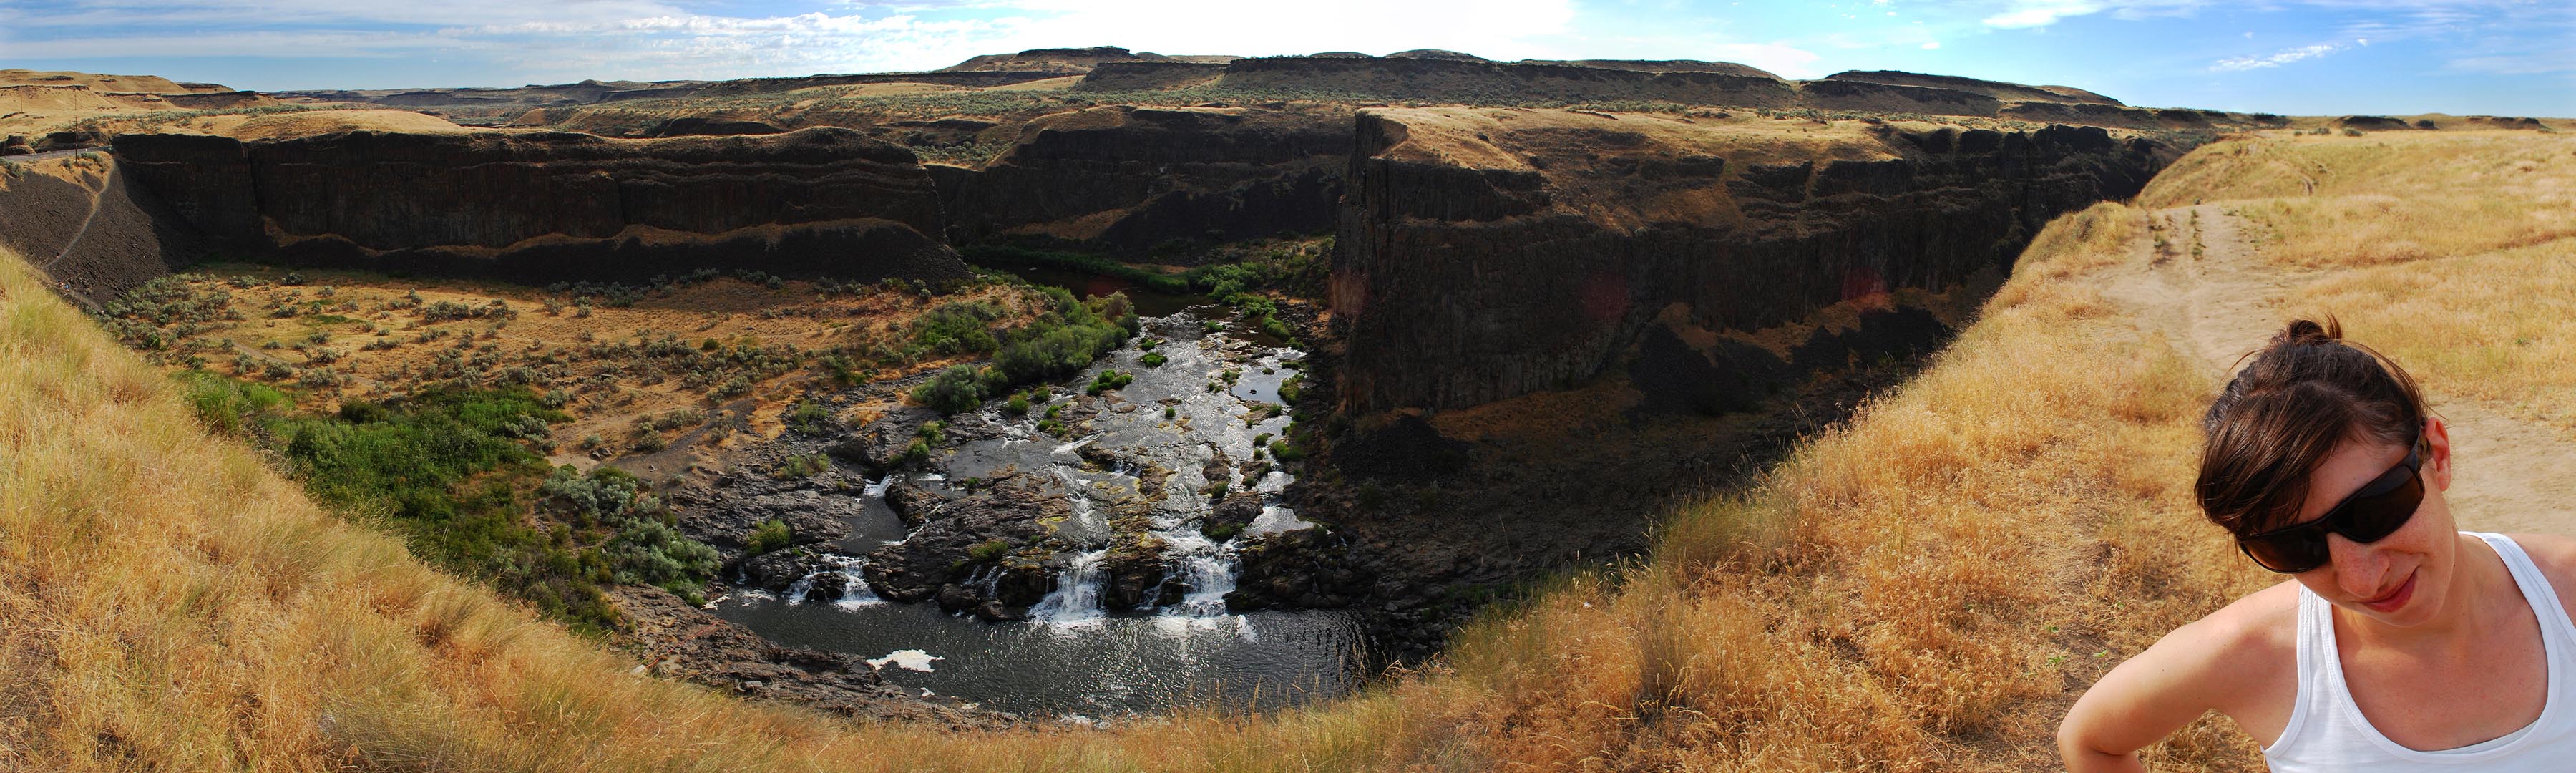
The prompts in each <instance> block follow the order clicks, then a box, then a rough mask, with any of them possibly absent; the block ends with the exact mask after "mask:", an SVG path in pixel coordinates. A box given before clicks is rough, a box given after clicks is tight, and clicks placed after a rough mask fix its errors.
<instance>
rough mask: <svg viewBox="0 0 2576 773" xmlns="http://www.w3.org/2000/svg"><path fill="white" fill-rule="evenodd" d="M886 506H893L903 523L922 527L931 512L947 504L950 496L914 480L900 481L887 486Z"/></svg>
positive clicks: (913, 526)
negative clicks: (942, 494)
mask: <svg viewBox="0 0 2576 773" xmlns="http://www.w3.org/2000/svg"><path fill="white" fill-rule="evenodd" d="M885 497H886V507H889V508H892V509H893V510H894V514H895V515H896V516H897V517H900V518H902V519H903V525H905V526H908V527H912V528H920V527H921V524H922V522H924V521H928V520H930V516H931V513H932V512H934V511H936V510H938V509H939V506H940V505H942V504H946V503H947V502H948V498H947V497H945V496H941V495H940V494H939V493H938V492H934V491H931V490H930V489H928V488H925V487H923V486H922V485H920V484H917V483H914V482H912V481H908V480H907V481H898V482H896V483H894V484H893V485H890V486H887V487H886V494H885Z"/></svg>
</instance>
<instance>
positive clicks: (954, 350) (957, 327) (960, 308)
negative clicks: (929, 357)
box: [912, 301, 1009, 354]
mask: <svg viewBox="0 0 2576 773" xmlns="http://www.w3.org/2000/svg"><path fill="white" fill-rule="evenodd" d="M1005 316H1009V312H1008V311H1006V310H1004V309H1003V308H1002V307H1000V306H996V305H993V304H990V303H985V302H982V301H952V302H949V303H943V304H940V305H939V306H938V307H936V308H933V309H931V310H930V311H929V312H928V313H925V314H922V315H921V317H920V318H918V319H915V320H913V322H912V341H913V343H914V344H915V345H918V346H920V347H922V348H924V349H926V350H929V351H934V352H938V353H940V354H977V353H983V352H990V351H993V350H994V349H995V348H997V347H999V346H1000V341H999V340H998V339H996V338H994V337H993V330H992V324H993V323H994V322H995V321H998V320H1000V319H1002V318H1003V317H1005Z"/></svg>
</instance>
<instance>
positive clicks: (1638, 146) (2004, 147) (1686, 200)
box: [1332, 108, 2174, 412]
mask: <svg viewBox="0 0 2576 773" xmlns="http://www.w3.org/2000/svg"><path fill="white" fill-rule="evenodd" d="M1358 125H1359V126H1358V137H1357V147H1358V150H1357V152H1356V153H1355V154H1354V156H1353V159H1352V163H1351V168H1350V171H1349V180H1350V192H1349V195H1348V196H1347V197H1346V205H1345V206H1344V207H1343V210H1342V215H1341V224H1340V249H1339V251H1338V253H1337V254H1336V256H1335V265H1334V279H1333V288H1332V293H1333V307H1334V309H1335V310H1336V312H1337V313H1338V314H1340V315H1341V317H1342V320H1343V323H1344V324H1346V325H1347V326H1348V327H1347V332H1346V335H1345V336H1344V340H1346V341H1347V342H1348V346H1349V350H1348V356H1347V361H1346V363H1345V366H1344V370H1343V375H1342V378H1343V391H1342V395H1343V402H1344V408H1346V409H1350V410H1355V411H1362V412H1365V411H1375V410H1385V409H1395V408H1432V409H1439V408H1456V407H1464V406H1472V405H1477V404H1481V403H1486V402H1490V401H1494V400H1499V399H1503V398H1508V397H1512V396H1516V395H1521V394H1527V393H1531V392H1535V391H1540V390H1547V389H1556V388H1563V387H1567V386H1570V385H1572V384H1574V383H1576V382H1579V381H1581V380H1584V379H1587V378H1590V377H1592V376H1594V375H1595V374H1597V373H1599V372H1601V370H1602V369H1603V368H1605V367H1608V366H1610V365H1611V364H1613V361H1614V360H1615V359H1616V358H1617V357H1618V356H1619V354H1620V353H1621V352H1623V351H1625V350H1627V349H1628V348H1629V347H1631V346H1633V345H1635V344H1636V343H1637V341H1638V340H1639V336H1640V335H1641V333H1642V332H1643V330H1644V328H1645V327H1646V326H1647V324H1648V323H1649V322H1651V321H1652V320H1653V319H1654V318H1655V317H1656V315H1658V314H1660V313H1663V312H1664V311H1665V310H1666V309H1667V307H1670V306H1674V305H1676V304H1678V305H1679V306H1680V307H1681V309H1682V313H1683V314H1685V315H1686V317H1687V319H1688V321H1689V323H1690V324H1693V325H1696V326H1701V327H1705V328H1707V329H1711V330H1746V331H1749V330H1759V329H1763V328H1766V327H1771V326H1775V325H1780V324H1784V323H1788V322H1793V321H1797V320H1799V319H1801V318H1803V317H1804V316H1806V315H1808V314H1811V313H1813V312H1815V311H1816V310H1818V309H1820V308H1822V307H1824V306H1827V305H1830V304H1833V303H1836V302H1839V301H1844V300H1849V299H1853V298H1856V297H1861V296H1867V295H1871V294H1877V293H1884V292H1887V291H1891V290H1896V289H1901V288H1920V289H1931V290H1939V289H1943V288H1948V287H1953V286H1956V285H1959V284H1961V283H1963V282H1964V281H1966V280H1969V279H1970V278H1971V277H1974V276H1977V275H1979V274H1980V273H1981V272H1985V273H1987V274H1989V275H1992V274H1996V273H1999V272H2000V270H2002V269H2006V268H2009V265H2010V261H2011V260H2012V256H2013V255H2014V254H2016V253H2017V252H2018V251H2019V250H2020V248H2021V247H2022V246H2023V245H2024V244H2025V243H2026V242H2027V241H2028V240H2029V239H2030V237H2031V235H2032V234H2034V233H2036V232H2037V231H2038V228H2039V226H2040V225H2041V224H2043V223H2046V222H2047V221H2048V220H2049V219H2050V218H2052V217H2054V216H2056V215H2057V214H2059V213H2062V212H2066V211H2068V210H2072V209H2077V208H2081V207H2083V206H2086V205H2089V204H2091V203H2093V202H2097V201H2102V200H2105V199H2113V198H2120V197H2124V196H2128V195H2132V194H2134V193H2136V192H2137V190H2138V189H2139V187H2140V186H2142V185H2143V184H2144V183H2145V182H2146V180H2147V178H2148V177H2149V176H2151V175H2152V174H2153V173H2154V172H2155V171H2156V170H2157V169H2158V168H2161V167H2162V165H2163V164H2164V163H2166V162H2167V161H2169V160H2170V158H2171V157H2172V156H2173V155H2174V151H2173V150H2172V149H2171V148H2169V147H2166V146H2164V145H2161V144H2158V143H2155V142H2152V141H2148V140H2143V139H2130V138H2121V137H2115V136H2113V135H2112V134H2111V133H2109V132H2107V131H2105V130H2103V129H2101V128H2098V127H2067V126H2050V127H2048V128H2045V129H2041V130H2037V131H2028V132H2001V131H1993V130H1982V129H1981V130H1970V131H1962V130H1960V129H1958V128H1956V127H1947V126H1939V125H1934V124H1918V123H1907V124H1886V123H1875V122H1859V121H1846V122H1836V123H1831V124H1826V123H1809V124H1804V125H1799V126H1784V125H1783V124H1782V123H1781V122H1777V121H1762V120H1735V121H1727V120H1700V121H1697V122H1694V121H1692V120H1690V119H1682V118H1676V117H1668V116H1659V115H1636V114H1627V115H1612V114H1606V113H1587V112H1567V111H1544V110H1493V109H1465V108H1455V109H1452V108H1429V109H1375V110H1365V111H1362V112H1361V113H1360V117H1359V121H1358ZM1715 359H1720V360H1722V359H1724V358H1715Z"/></svg>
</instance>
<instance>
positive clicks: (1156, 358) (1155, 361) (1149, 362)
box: [1137, 352, 1171, 368]
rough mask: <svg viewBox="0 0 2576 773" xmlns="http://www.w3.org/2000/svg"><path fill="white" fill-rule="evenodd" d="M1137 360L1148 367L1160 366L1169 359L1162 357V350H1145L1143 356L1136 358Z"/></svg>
mask: <svg viewBox="0 0 2576 773" xmlns="http://www.w3.org/2000/svg"><path fill="white" fill-rule="evenodd" d="M1137 361H1138V362H1141V363H1144V365H1145V367H1148V368H1160V367H1163V363H1166V362H1170V361H1171V360H1170V359H1169V358H1166V357H1164V356H1163V353H1162V352H1146V353H1145V356H1144V357H1141V358H1138V360H1137Z"/></svg>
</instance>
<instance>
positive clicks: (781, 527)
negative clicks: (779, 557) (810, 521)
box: [742, 518, 796, 558]
mask: <svg viewBox="0 0 2576 773" xmlns="http://www.w3.org/2000/svg"><path fill="white" fill-rule="evenodd" d="M795 537H796V535H795V534H793V533H791V532H789V531H788V530H787V523H786V522H784V521H780V520H778V519H776V518H772V519H769V520H766V521H761V522H760V525H759V526H756V527H753V528H752V530H751V536H750V537H749V538H748V539H746V540H745V541H744V543H743V547H742V551H743V556H744V557H745V558H748V557H751V556H756V555H760V554H762V553H767V552H769V551H772V550H777V549H779V548H783V547H787V545H788V543H789V542H792V541H794V540H795Z"/></svg>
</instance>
